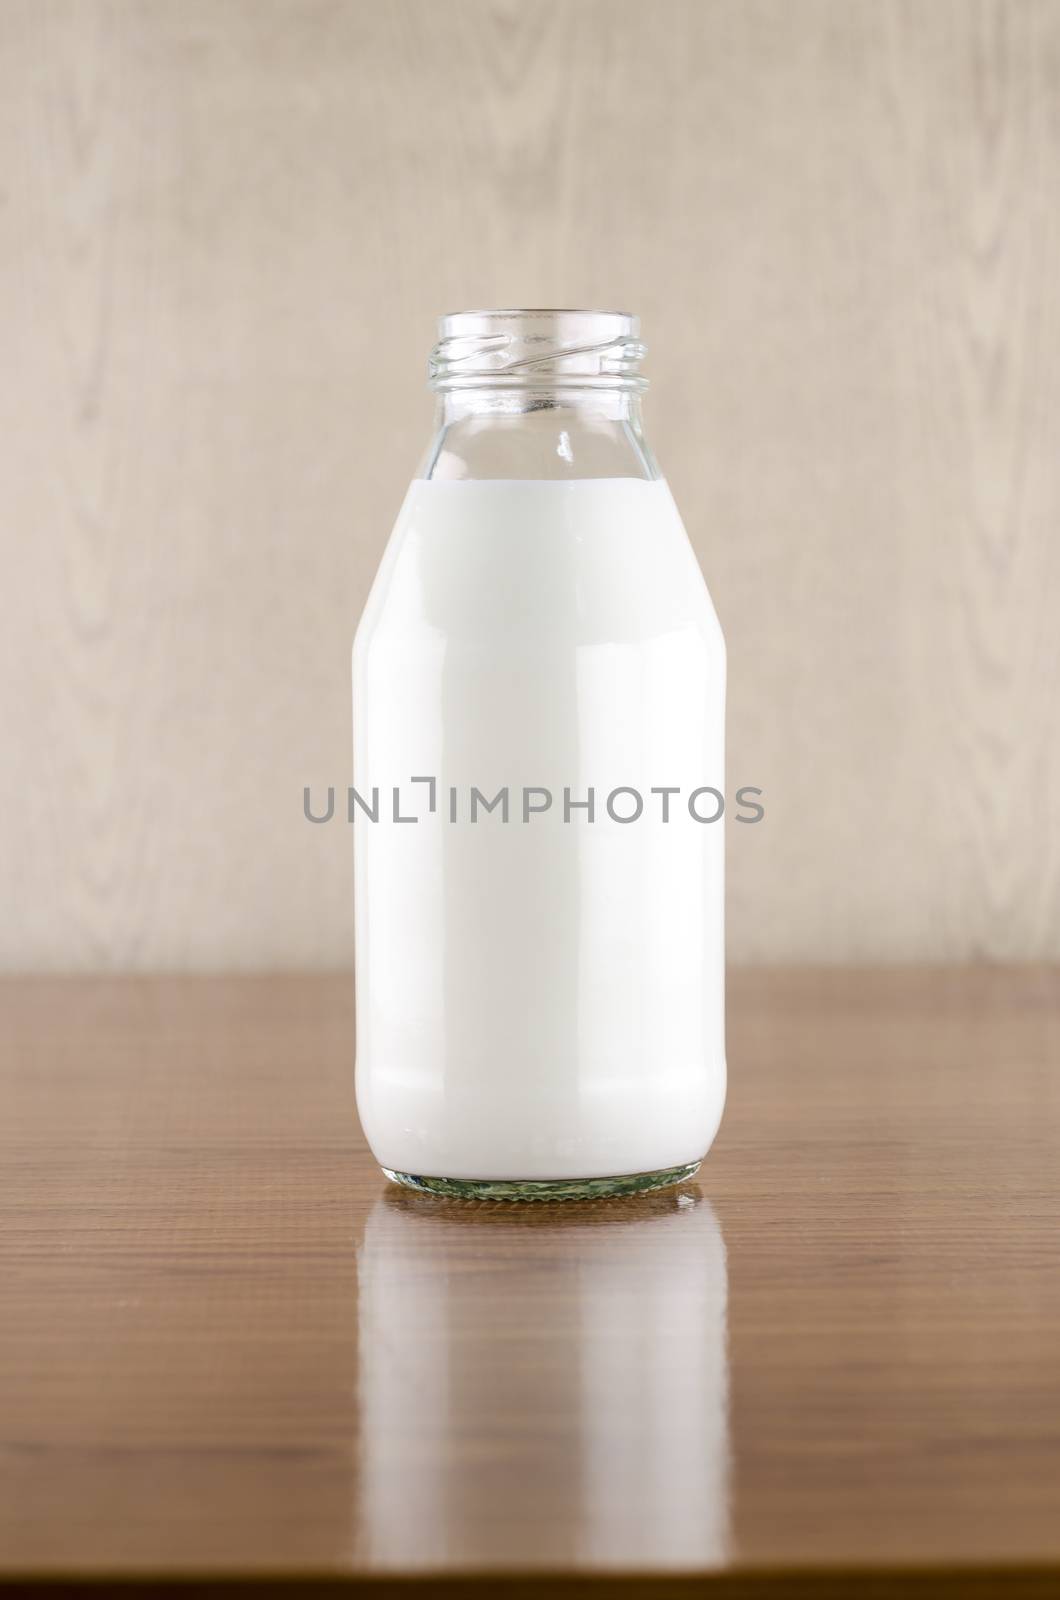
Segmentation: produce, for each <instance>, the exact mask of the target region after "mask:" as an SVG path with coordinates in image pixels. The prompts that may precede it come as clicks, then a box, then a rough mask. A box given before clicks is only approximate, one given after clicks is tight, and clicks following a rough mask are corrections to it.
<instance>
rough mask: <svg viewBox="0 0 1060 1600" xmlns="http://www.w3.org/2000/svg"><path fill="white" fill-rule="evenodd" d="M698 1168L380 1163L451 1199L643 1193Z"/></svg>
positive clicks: (404, 1180) (694, 1164) (407, 1181)
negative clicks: (512, 1173)
mask: <svg viewBox="0 0 1060 1600" xmlns="http://www.w3.org/2000/svg"><path fill="white" fill-rule="evenodd" d="M698 1171H699V1162H698V1161H689V1162H688V1163H686V1165H685V1166H683V1167H660V1168H659V1170H658V1171H657V1172H627V1173H623V1174H621V1175H619V1176H618V1177H615V1178H542V1179H537V1178H526V1179H522V1178H516V1179H499V1178H425V1177H421V1176H420V1175H419V1174H418V1173H412V1172H394V1171H392V1170H391V1168H390V1167H384V1168H383V1172H384V1173H385V1174H386V1176H387V1177H388V1178H389V1179H390V1181H391V1183H399V1184H401V1185H402V1186H403V1187H404V1188H406V1189H416V1190H417V1191H418V1192H419V1193H420V1194H437V1195H445V1196H447V1197H448V1198H449V1199H451V1200H524V1201H525V1200H604V1199H607V1198H609V1197H611V1196H612V1195H625V1194H645V1193H647V1192H648V1191H649V1190H652V1189H666V1188H669V1186H670V1185H671V1184H674V1183H683V1182H684V1180H685V1179H686V1178H691V1177H693V1176H694V1174H695V1173H697V1172H698Z"/></svg>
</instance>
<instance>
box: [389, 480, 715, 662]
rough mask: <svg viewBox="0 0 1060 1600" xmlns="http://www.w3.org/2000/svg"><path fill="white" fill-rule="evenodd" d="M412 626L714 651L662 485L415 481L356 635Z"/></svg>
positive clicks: (700, 592)
mask: <svg viewBox="0 0 1060 1600" xmlns="http://www.w3.org/2000/svg"><path fill="white" fill-rule="evenodd" d="M416 627H423V628H434V629H439V630H441V631H443V632H444V633H446V634H448V635H453V634H459V633H464V634H465V635H467V634H471V633H473V634H475V636H477V637H479V638H482V639H490V638H497V639H503V638H507V639H512V638H521V639H524V640H525V639H527V638H532V637H534V636H541V635H543V634H544V635H549V634H554V633H555V632H556V631H557V630H560V631H562V632H564V633H565V634H566V635H568V636H569V637H572V638H578V639H580V640H582V641H583V642H589V641H603V640H606V639H607V638H614V639H621V638H630V637H638V636H650V635H652V634H657V633H661V632H674V631H677V630H683V631H692V632H696V633H698V634H700V635H701V636H702V638H703V639H704V641H705V642H706V643H707V644H708V645H709V646H710V647H712V648H714V649H723V648H724V647H723V644H722V638H721V630H720V627H719V625H718V621H717V617H716V614H715V612H714V608H713V605H712V602H711V599H710V596H709V593H708V591H707V586H706V584H705V582H704V579H703V576H702V573H701V571H700V568H699V565H698V562H697V560H696V557H695V553H694V551H693V549H692V546H691V543H690V541H689V539H688V535H687V533H686V531H685V528H684V525H683V523H682V521H681V517H680V514H679V512H678V510H677V507H676V505H675V504H674V501H673V497H672V495H671V493H670V490H669V487H668V485H667V484H666V481H665V480H664V479H654V480H650V481H642V480H636V479H625V478H612V479H575V480H568V481H556V480H548V481H540V480H512V479H485V480H474V481H470V482H459V481H457V482H451V481H450V482H447V481H442V482H438V481H435V480H423V479H420V480H416V481H414V482H413V484H412V485H411V486H410V489H409V492H408V494H407V495H406V498H405V501H404V504H403V506H402V508H401V512H400V514H399V516H398V519H397V523H396V525H395V527H394V531H393V533H392V535H391V538H390V540H389V542H388V545H387V548H386V551H385V553H384V556H383V560H382V562H381V564H380V568H379V572H378V574H377V577H376V581H375V583H374V585H373V588H372V592H371V595H370V598H369V601H368V604H367V606H366V608H365V613H364V617H363V618H362V622H361V627H360V629H359V630H358V637H359V639H360V640H361V641H362V646H363V642H364V641H366V640H367V638H368V637H370V636H374V635H375V634H376V633H378V632H391V631H393V630H395V629H399V630H401V631H403V632H404V631H407V630H409V629H412V628H416Z"/></svg>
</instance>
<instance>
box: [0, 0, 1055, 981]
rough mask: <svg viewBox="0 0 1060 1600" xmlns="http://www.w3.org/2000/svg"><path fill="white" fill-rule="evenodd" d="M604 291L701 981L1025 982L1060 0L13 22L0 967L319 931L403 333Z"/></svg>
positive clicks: (342, 844)
mask: <svg viewBox="0 0 1060 1600" xmlns="http://www.w3.org/2000/svg"><path fill="white" fill-rule="evenodd" d="M582 303H584V304H589V305H598V304H602V305H618V306H621V307H628V308H631V309H635V310H637V311H639V312H640V314H641V316H642V319H643V326H644V332H645V336H646V338H647V340H648V342H649V345H650V347H651V354H650V357H649V361H650V366H649V370H650V373H651V375H652V377H653V379H654V380H655V383H654V389H653V391H652V394H651V395H650V396H649V402H648V413H647V415H648V421H649V424H650V432H651V437H652V439H653V441H654V443H655V445H656V447H657V450H658V453H659V455H660V456H661V458H662V461H663V465H664V467H665V469H666V470H667V472H668V476H669V477H670V479H671V481H672V483H673V486H674V489H675V492H676V494H677V496H678V499H679V501H680V503H681V504H682V506H683V509H684V511H685V513H686V519H687V521H688V524H689V527H690V530H691V532H692V535H693V539H694V542H695V544H696V547H697V550H698V552H699V555H700V558H701V561H702V564H703V567H704V569H705V571H706V574H707V577H708V581H709V583H710V585H711V588H712V590H713V592H714V595H715V599H716V603H717V607H718V610H719V613H720V614H721V617H722V620H723V622H724V625H725V629H726V632H727V635H728V640H729V647H730V662H731V698H730V715H731V735H730V750H731V768H730V774H731V783H732V785H733V786H735V785H736V784H737V783H748V784H751V783H754V784H759V785H761V786H762V787H763V788H764V789H765V791H766V797H767V804H768V816H767V820H766V822H765V823H764V824H763V825H762V826H761V827H759V828H754V829H735V828H734V829H732V830H731V834H732V838H731V846H730V900H729V904H730V927H731V946H730V947H731V951H732V954H733V956H734V957H735V958H736V959H745V960H765V959H773V958H779V959H810V958H825V959H828V960H835V961H861V960H865V959H870V958H884V959H927V958H942V959H947V960H949V959H961V958H966V957H989V958H996V959H1015V958H1022V957H1035V956H1037V957H1045V956H1053V957H1056V956H1060V845H1058V835H1057V820H1058V813H1060V694H1058V687H1057V680H1058V668H1060V460H1058V452H1060V0H999V3H994V4H990V3H983V4H979V3H974V0H906V3H901V0H652V3H651V4H643V3H641V0H511V3H503V4H502V3H494V0H114V3H102V0H100V3H97V0H58V3H54V4H48V3H45V0H0V429H2V433H0V537H2V540H3V592H2V598H0V714H2V728H3V751H2V764H0V964H2V965H3V966H5V967H8V968H35V967H41V968H94V967H181V968H184V967H191V968H212V967H219V968H220V967H251V966H259V965H297V966H330V965H339V964H344V963H346V962H348V960H349V959H350V955H351V947H352V928H351V923H352V918H351V906H350V840H349V831H348V829H346V828H345V827H344V826H342V825H340V824H339V823H338V822H336V823H334V824H333V825H332V826H330V827H328V828H312V827H310V826H309V825H308V824H307V823H305V822H304V821H303V819H302V787H303V785H304V784H305V783H307V782H311V783H313V784H315V785H317V786H324V785H326V784H327V783H328V782H334V783H336V784H338V785H342V784H344V783H345V782H346V781H347V779H348V762H349V756H348V750H349V732H348V685H347V674H348V649H349V641H350V637H351V634H352V630H353V626H354V622H355V619H356V617H357V614H358V612H359V609H360V607H361V604H362V602H363V600H364V597H365V594H366V591H367V588H368V584H369V581H370V578H371V575H372V572H373V570H374V568H375V565H376V562H377V560H378V558H379V554H380V551H381V548H382V545H383V541H384V539H385V537H386V534H387V532H388V529H389V526H390V523H391V520H392V517H393V514H394V512H395V510H396V507H397V505H398V502H399V500H400V498H401V495H402V492H403V490H404V486H405V482H406V479H407V477H408V476H409V473H410V471H411V470H412V468H413V465H414V463H415V461H416V459H417V457H418V454H419V452H420V450H421V448H422V446H423V444H424V441H425V438H426V433H427V428H428V422H429V416H430V403H429V400H428V397H427V395H426V392H425V390H424V387H423V369H424V360H425V357H426V353H427V349H428V347H429V345H430V343H431V341H432V336H433V319H434V317H435V315H436V314H437V313H438V312H439V311H441V310H446V309H454V308H459V307H461V306H468V305H490V304H506V305H512V304H529V305H548V304H562V305H578V304H582Z"/></svg>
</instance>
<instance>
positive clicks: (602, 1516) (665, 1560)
mask: <svg viewBox="0 0 1060 1600" xmlns="http://www.w3.org/2000/svg"><path fill="white" fill-rule="evenodd" d="M358 1285H359V1316H358V1323H359V1339H360V1374H361V1378H360V1383H361V1393H360V1409H361V1441H360V1463H359V1482H360V1498H359V1515H360V1522H361V1526H360V1529H359V1533H360V1536H361V1539H362V1540H363V1543H364V1547H365V1550H366V1554H367V1556H368V1559H369V1560H370V1561H372V1562H373V1563H376V1564H378V1565H381V1566H385V1567H389V1568H394V1569H398V1568H405V1569H414V1568H417V1567H424V1566H445V1565H447V1564H462V1565H465V1564H477V1565H483V1566H489V1565H495V1566H501V1567H503V1566H505V1565H507V1566H509V1567H511V1566H513V1565H520V1566H538V1567H553V1568H555V1567H561V1566H564V1565H568V1566H571V1565H574V1566H576V1565H579V1564H584V1565H591V1566H627V1567H629V1566H643V1567H645V1568H647V1567H652V1568H656V1567H660V1566H663V1567H671V1568H674V1567H678V1568H679V1567H687V1566H692V1565H696V1566H710V1565H713V1564H717V1563H720V1562H721V1561H722V1560H723V1559H724V1557H725V1555H726V1553H727V1542H728V1523H729V1509H728V1498H727V1497H728V1478H729V1460H728V1457H729V1443H728V1372H727V1356H726V1299H727V1271H726V1261H725V1244H724V1240H723V1237H722V1233H721V1229H720V1227H719V1225H718V1222H717V1219H716V1217H715V1216H714V1213H713V1211H712V1209H711V1207H710V1205H709V1203H708V1201H707V1200H706V1199H705V1197H704V1196H703V1194H702V1192H701V1191H700V1189H699V1188H698V1187H697V1186H696V1185H694V1184H693V1185H685V1186H683V1187H682V1188H680V1189H675V1190H668V1191H665V1192H663V1193H661V1194H657V1195H645V1196H641V1197H638V1198H635V1199H628V1200H618V1201H612V1202H573V1203H571V1202H568V1203H564V1204H556V1205H547V1206H544V1205H515V1206H512V1205H505V1204H488V1203H480V1204H475V1203H470V1204H469V1203H463V1204H461V1203H453V1202H448V1201H444V1200H436V1199H433V1198H431V1197H428V1196H420V1195H415V1194H411V1193H409V1192H407V1191H405V1192H402V1191H399V1190H396V1189H394V1190H389V1191H386V1192H384V1193H383V1194H382V1195H381V1196H380V1198H379V1200H378V1201H377V1202H376V1204H375V1206H374V1208H373V1210H372V1212H371V1214H370V1216H369V1218H368V1222H367V1224H366V1229H365V1234H364V1238H363V1242H362V1245H361V1249H360V1251H359V1255H358Z"/></svg>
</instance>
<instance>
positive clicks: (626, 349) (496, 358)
mask: <svg viewBox="0 0 1060 1600" xmlns="http://www.w3.org/2000/svg"><path fill="white" fill-rule="evenodd" d="M639 333H640V323H639V321H638V319H637V318H636V317H633V316H630V315H629V314H628V313H627V312H625V311H571V310H558V311H550V310H530V311H525V310H524V311H517V310H502V311H453V312H450V313H449V315H448V316H444V317H441V318H439V321H438V335H439V338H438V343H437V344H436V345H435V347H434V349H433V350H432V352H431V358H430V361H429V363H428V367H427V371H428V376H429V381H430V386H431V388H432V389H441V390H447V389H490V388H493V389H562V388H570V389H586V388H589V389H625V390H636V391H640V390H643V389H646V388H647V382H648V381H647V379H646V378H643V377H641V375H640V372H639V366H640V362H641V359H642V358H643V356H644V352H645V347H644V345H643V344H642V343H641V341H640V338H639Z"/></svg>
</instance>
